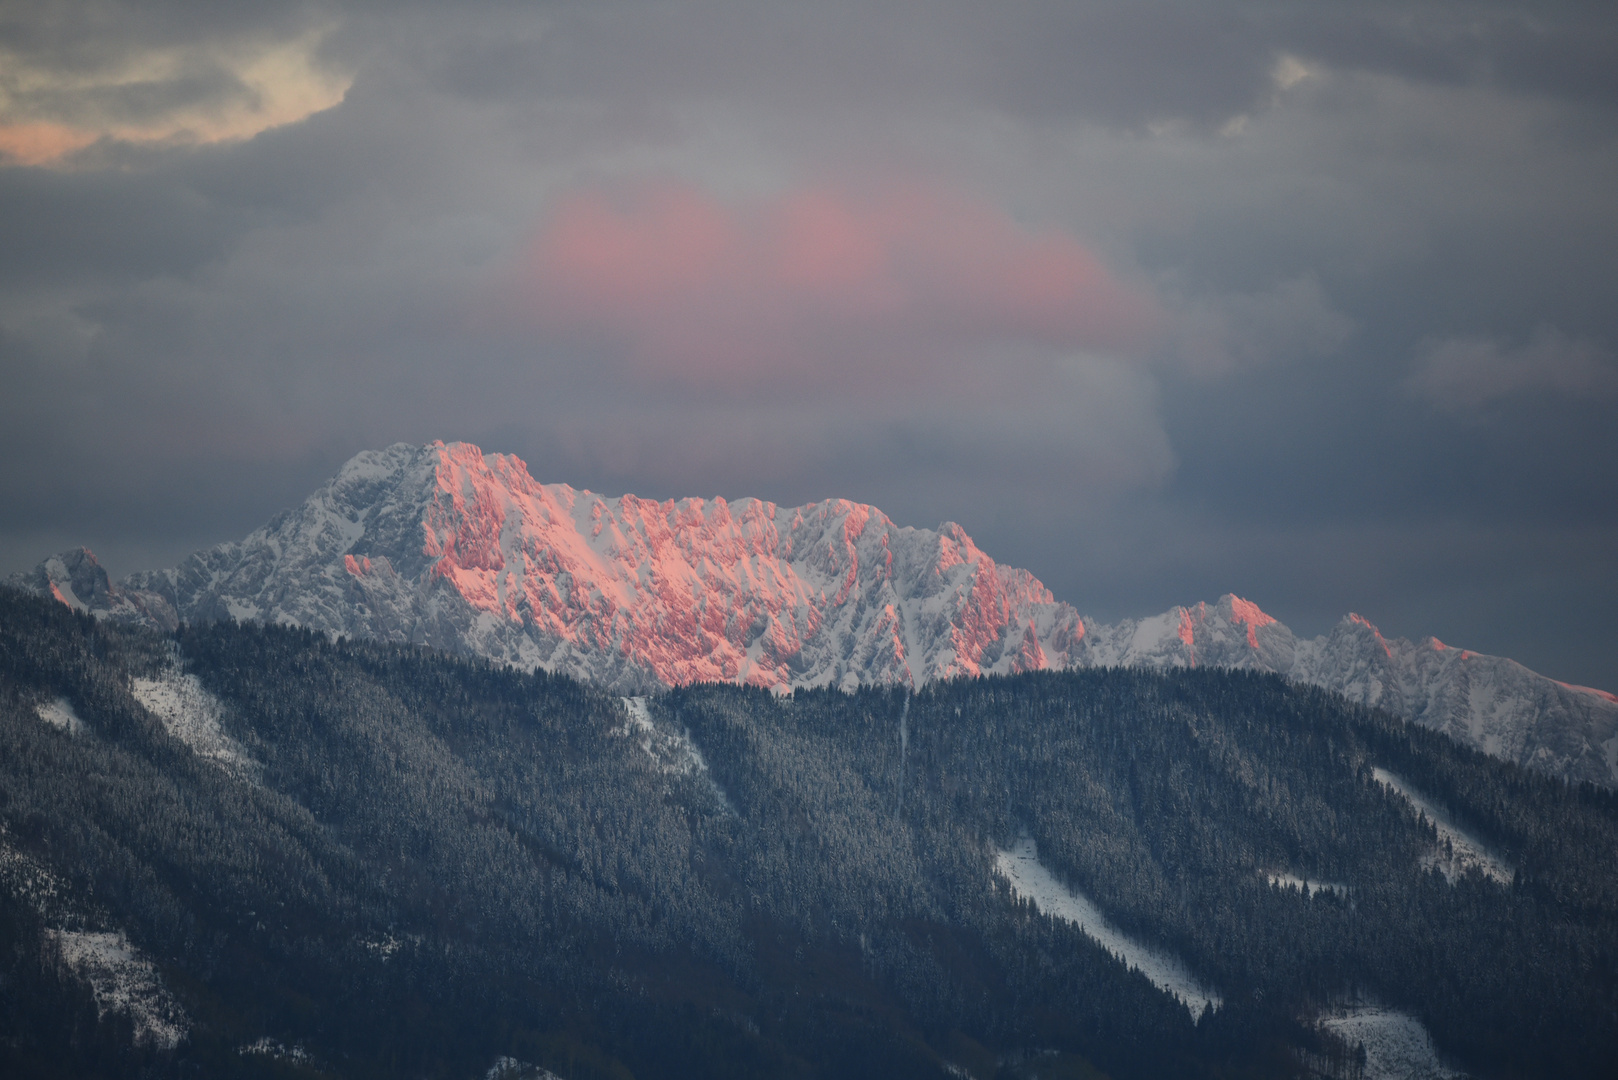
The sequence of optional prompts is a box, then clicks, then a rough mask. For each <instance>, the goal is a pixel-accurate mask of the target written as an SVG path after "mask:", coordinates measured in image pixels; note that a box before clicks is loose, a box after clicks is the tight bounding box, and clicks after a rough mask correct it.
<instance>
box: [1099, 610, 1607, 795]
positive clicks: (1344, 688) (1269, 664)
mask: <svg viewBox="0 0 1618 1080" xmlns="http://www.w3.org/2000/svg"><path fill="white" fill-rule="evenodd" d="M1086 629H1087V631H1088V633H1087V634H1086V635H1085V639H1084V640H1085V647H1084V648H1083V649H1080V650H1077V651H1076V656H1077V659H1078V661H1079V662H1080V663H1084V664H1092V665H1114V666H1129V667H1154V668H1163V667H1181V666H1183V667H1230V668H1237V669H1243V670H1252V671H1268V672H1274V673H1275V674H1278V675H1284V676H1286V677H1287V678H1288V679H1291V680H1293V681H1294V682H1300V683H1308V684H1311V685H1314V686H1320V687H1323V688H1325V689H1327V690H1333V691H1336V692H1337V693H1339V694H1342V695H1343V696H1344V697H1346V698H1348V699H1349V700H1350V701H1353V702H1355V703H1356V704H1360V705H1370V706H1374V707H1376V708H1380V709H1385V710H1386V711H1388V712H1390V713H1393V714H1394V715H1395V716H1399V717H1403V718H1404V719H1406V720H1410V721H1413V722H1415V723H1418V724H1421V725H1423V726H1424V727H1429V728H1434V729H1436V730H1438V731H1442V732H1443V733H1444V734H1446V735H1449V736H1450V737H1452V738H1454V739H1455V740H1457V741H1458V742H1461V743H1463V744H1464V745H1467V746H1471V747H1474V748H1476V749H1479V750H1482V751H1483V752H1484V753H1487V754H1491V755H1493V756H1495V757H1500V758H1504V759H1506V760H1507V761H1512V762H1515V763H1517V764H1518V765H1522V766H1525V767H1527V768H1532V769H1537V770H1539V771H1541V772H1546V773H1549V774H1551V775H1553V776H1560V777H1563V778H1565V779H1569V780H1587V781H1590V782H1592V783H1597V784H1602V785H1605V786H1608V787H1611V786H1614V785H1615V784H1618V697H1615V696H1614V695H1613V694H1610V693H1607V692H1606V691H1602V690H1593V689H1590V688H1589V687H1584V686H1571V685H1569V684H1567V683H1562V682H1557V681H1556V680H1554V679H1550V678H1547V677H1545V676H1543V675H1540V674H1538V673H1536V672H1533V671H1530V670H1529V669H1528V668H1525V667H1523V666H1522V665H1521V664H1519V663H1517V662H1515V661H1513V660H1508V659H1505V658H1503V657H1498V656H1488V655H1485V654H1483V653H1478V652H1473V651H1471V650H1469V649H1457V648H1453V647H1451V646H1448V645H1445V644H1444V643H1443V642H1442V641H1439V640H1438V639H1437V638H1434V637H1429V638H1427V639H1426V640H1424V641H1420V642H1411V641H1408V640H1406V639H1404V638H1385V637H1383V636H1382V634H1381V632H1380V631H1378V630H1377V628H1376V627H1375V626H1374V625H1372V623H1371V622H1370V621H1369V620H1367V619H1365V618H1363V617H1362V616H1359V615H1352V614H1351V615H1348V616H1346V617H1345V618H1344V619H1343V620H1342V621H1341V622H1339V623H1338V624H1337V626H1336V627H1335V628H1333V630H1332V631H1331V633H1329V634H1325V635H1322V636H1320V637H1315V638H1298V637H1296V636H1295V635H1294V634H1293V633H1292V631H1291V630H1289V629H1287V627H1286V626H1285V625H1283V624H1282V623H1280V622H1278V621H1276V620H1275V619H1274V618H1272V617H1270V616H1269V615H1266V614H1265V613H1264V612H1263V611H1261V610H1260V609H1259V607H1258V605H1256V604H1253V603H1250V602H1249V601H1246V600H1242V599H1241V598H1239V597H1236V596H1230V595H1226V596H1224V597H1222V598H1221V599H1220V600H1219V601H1218V602H1217V603H1214V604H1197V605H1195V606H1194V607H1189V608H1183V607H1182V608H1174V609H1173V610H1171V611H1168V612H1165V613H1164V614H1162V615H1157V616H1154V617H1152V618H1147V619H1139V620H1125V621H1124V622H1121V623H1118V624H1117V625H1115V626H1103V625H1100V624H1096V623H1087V624H1086Z"/></svg>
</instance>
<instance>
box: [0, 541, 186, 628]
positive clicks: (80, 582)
mask: <svg viewBox="0 0 1618 1080" xmlns="http://www.w3.org/2000/svg"><path fill="white" fill-rule="evenodd" d="M7 583H8V584H10V585H11V586H12V587H13V588H18V589H24V590H27V591H29V592H34V593H38V594H40V595H41V596H49V597H53V598H55V599H56V600H59V601H61V602H62V603H64V604H66V605H67V606H68V607H70V608H72V609H73V610H74V611H82V612H86V613H88V614H91V615H94V616H95V617H96V618H98V619H112V620H113V621H115V622H126V623H135V624H139V625H143V626H154V627H157V628H158V629H161V630H173V629H174V628H175V627H176V626H178V625H179V617H178V616H177V615H176V614H175V611H174V606H173V605H172V604H170V603H169V602H168V601H167V600H166V599H164V598H163V597H161V596H159V595H158V594H156V593H153V592H148V591H145V590H142V589H137V588H132V587H128V586H120V585H114V584H112V582H111V581H110V580H109V579H108V576H107V571H106V570H105V569H103V568H102V566H101V564H100V563H99V562H97V561H96V557H95V555H94V554H93V553H92V552H91V551H90V549H89V548H74V549H72V550H69V551H64V552H62V553H61V554H60V555H52V556H51V557H50V558H48V559H46V560H45V561H44V562H42V563H40V564H39V565H38V566H36V567H35V568H34V569H33V571H32V572H31V573H26V574H24V573H18V574H12V575H11V576H10V578H8V579H7Z"/></svg>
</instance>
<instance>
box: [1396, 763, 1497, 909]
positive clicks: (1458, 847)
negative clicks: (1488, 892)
mask: <svg viewBox="0 0 1618 1080" xmlns="http://www.w3.org/2000/svg"><path fill="white" fill-rule="evenodd" d="M1371 775H1373V776H1375V777H1376V781H1377V783H1379V784H1382V785H1384V786H1386V787H1389V788H1391V789H1393V790H1394V791H1396V792H1398V793H1399V794H1400V795H1403V796H1404V797H1405V798H1406V799H1407V800H1409V802H1410V805H1412V806H1414V807H1415V808H1416V809H1417V810H1419V811H1420V812H1421V813H1422V814H1424V815H1426V817H1427V820H1428V821H1430V822H1432V823H1433V828H1434V829H1436V830H1438V843H1439V852H1438V854H1437V855H1436V856H1435V857H1434V858H1433V861H1432V865H1436V866H1438V868H1439V869H1441V870H1442V871H1443V872H1444V876H1445V877H1446V878H1448V879H1449V880H1450V883H1451V884H1453V883H1454V882H1455V879H1456V878H1458V877H1460V876H1461V875H1462V874H1464V873H1465V872H1466V871H1467V870H1468V869H1470V868H1471V867H1474V866H1475V867H1477V868H1478V869H1479V870H1481V871H1482V872H1483V874H1484V876H1485V877H1489V878H1492V879H1493V880H1495V881H1498V882H1500V884H1502V885H1510V884H1511V879H1512V877H1513V876H1514V875H1515V873H1516V871H1515V869H1514V868H1513V867H1512V866H1511V864H1510V863H1508V862H1506V861H1505V860H1504V859H1502V858H1500V856H1498V855H1496V854H1495V853H1494V852H1492V851H1490V850H1489V847H1488V845H1486V844H1485V843H1484V842H1483V841H1482V840H1480V839H1479V838H1478V837H1476V836H1474V835H1473V834H1471V833H1469V832H1467V831H1466V830H1465V829H1463V828H1461V827H1460V826H1459V825H1456V824H1455V823H1454V822H1453V821H1451V820H1450V819H1449V816H1448V815H1447V814H1445V813H1444V812H1443V811H1442V810H1440V809H1439V808H1438V807H1437V806H1436V805H1435V804H1434V803H1433V802H1432V800H1430V799H1428V798H1427V797H1426V796H1424V795H1422V793H1421V792H1419V791H1417V790H1416V789H1415V788H1413V787H1411V786H1410V785H1409V784H1407V783H1405V782H1404V781H1403V780H1401V779H1399V777H1397V776H1395V775H1394V774H1393V773H1390V772H1389V771H1388V770H1386V769H1373V770H1371ZM1446 843H1447V844H1448V845H1449V855H1448V856H1447V857H1446V856H1445V854H1444V849H1443V845H1445V844H1446Z"/></svg>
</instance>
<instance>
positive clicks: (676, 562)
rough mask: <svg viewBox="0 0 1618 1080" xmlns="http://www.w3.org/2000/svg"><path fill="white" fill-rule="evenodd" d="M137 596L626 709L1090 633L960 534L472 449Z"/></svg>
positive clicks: (994, 653) (270, 528) (408, 454)
mask: <svg viewBox="0 0 1618 1080" xmlns="http://www.w3.org/2000/svg"><path fill="white" fill-rule="evenodd" d="M132 584H135V585H137V586H138V587H140V588H142V589H147V590H150V591H152V592H155V593H158V594H160V595H162V596H164V597H166V598H167V599H168V600H169V602H170V603H172V604H173V606H174V608H175V610H176V611H178V612H179V613H180V616H181V617H182V618H185V619H217V618H227V617H229V618H254V619H265V620H269V621H275V622H286V623H295V624H297V625H301V626H306V627H311V628H314V629H319V630H325V631H329V632H333V633H342V634H356V635H364V636H369V637H376V638H382V639H385V640H393V641H414V642H421V643H425V644H430V645H435V646H439V647H443V648H448V649H454V650H457V651H466V652H471V653H474V654H477V655H482V656H486V657H489V658H491V659H496V660H501V661H506V662H510V663H514V664H518V665H521V666H524V667H536V666H537V667H544V668H546V669H549V670H552V671H565V672H568V673H570V674H573V675H577V676H579V677H581V678H586V679H592V680H595V681H598V682H603V683H607V684H609V685H614V686H620V687H623V688H625V689H644V688H649V687H654V686H658V685H675V684H682V683H691V682H700V681H705V680H718V681H738V682H745V683H751V684H755V685H760V686H769V687H793V686H820V685H827V684H830V685H836V686H844V687H853V686H857V685H860V684H862V683H887V684H906V685H919V684H921V683H923V682H926V681H927V680H929V679H936V678H948V677H950V676H953V675H976V674H980V673H985V672H991V671H998V672H1006V671H1022V670H1028V669H1032V668H1041V667H1046V666H1050V665H1052V664H1053V663H1054V664H1056V665H1062V664H1065V663H1067V662H1068V658H1069V653H1070V652H1071V650H1072V648H1073V645H1074V644H1075V643H1076V642H1077V641H1078V640H1079V639H1080V638H1081V637H1082V635H1083V624H1082V623H1081V622H1080V621H1079V618H1078V615H1077V613H1076V612H1074V611H1073V609H1071V608H1069V607H1067V606H1066V605H1061V604H1057V603H1056V602H1055V601H1054V600H1053V598H1052V597H1051V595H1050V592H1049V590H1047V589H1046V588H1045V587H1044V586H1043V585H1041V584H1040V583H1039V582H1038V581H1036V580H1035V579H1034V577H1033V576H1032V575H1030V574H1028V573H1027V572H1026V571H1022V570H1014V569H1010V568H1006V567H1000V566H997V565H996V564H995V562H994V560H992V559H990V558H989V557H988V556H987V555H985V554H984V553H983V552H981V551H979V550H978V549H977V547H976V546H975V545H974V544H973V543H972V540H971V538H970V537H968V536H967V535H966V533H965V532H963V531H962V530H961V529H960V528H959V527H958V526H955V525H945V526H943V527H942V528H941V529H940V530H939V531H937V532H934V531H932V530H927V529H910V528H899V527H897V526H895V525H894V524H893V522H892V521H890V520H889V519H888V518H887V516H886V515H884V514H883V513H882V512H881V511H879V510H876V509H875V508H873V507H870V506H864V505H861V504H858V503H851V502H847V501H843V500H829V501H826V502H822V503H815V504H811V505H809V506H800V507H793V508H782V507H778V506H776V505H775V504H773V503H766V502H760V501H758V500H754V499H744V500H741V501H738V502H736V503H727V502H726V501H725V500H723V499H713V500H704V499H683V500H680V501H678V502H672V501H671V502H661V503H660V502H654V501H650V500H646V499H638V498H636V497H635V496H633V495H625V496H623V497H621V498H606V497H603V496H600V495H596V494H593V493H591V492H588V491H575V490H574V489H573V488H571V487H568V486H567V485H565V484H540V483H537V482H536V481H534V479H533V478H532V477H531V476H529V474H528V469H527V467H526V466H525V465H524V464H523V462H522V461H521V460H520V459H518V458H515V457H511V456H506V455H500V454H489V455H485V454H484V453H483V452H482V451H481V450H479V449H478V448H477V447H475V446H470V445H467V444H464V443H461V444H451V445H448V446H445V445H443V444H441V443H435V444H432V445H430V446H426V447H412V446H406V445H403V444H400V445H397V446H392V447H389V448H388V449H386V450H382V451H378V452H369V453H363V454H360V455H359V456H358V457H356V458H354V459H353V460H352V461H350V462H349V463H348V464H347V465H345V466H344V467H343V469H342V471H341V472H340V473H338V475H337V476H336V477H335V478H334V479H333V480H332V481H331V482H330V483H328V484H327V485H326V486H325V487H323V488H322V489H321V490H320V491H318V492H316V493H315V494H314V495H313V496H312V497H311V498H310V499H309V500H308V501H307V502H305V503H304V504H303V506H301V507H299V508H298V509H296V510H294V511H292V512H290V513H287V514H283V515H281V516H280V517H278V518H276V519H275V520H273V521H271V522H270V523H269V524H268V525H266V526H265V527H264V528H262V529H260V530H258V531H257V532H255V533H253V534H252V535H251V536H249V537H247V539H245V540H243V541H242V542H240V543H235V544H224V545H221V546H220V547H217V548H214V549H212V550H210V551H205V552H202V553H199V554H198V555H195V556H193V557H192V558H191V559H189V560H187V562H186V563H184V564H183V565H181V566H180V567H178V568H177V569H175V570H168V571H160V572H157V573H151V574H143V575H137V577H136V578H135V579H132Z"/></svg>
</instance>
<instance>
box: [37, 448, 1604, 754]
mask: <svg viewBox="0 0 1618 1080" xmlns="http://www.w3.org/2000/svg"><path fill="white" fill-rule="evenodd" d="M12 584H14V585H19V586H22V587H26V588H31V589H33V590H35V591H37V592H40V593H43V594H45V595H54V596H56V597H57V598H58V599H60V600H62V602H63V603H66V604H69V605H70V606H73V607H75V608H78V609H80V610H88V611H91V612H93V613H95V614H97V615H102V616H107V617H113V618H119V619H128V620H131V621H139V622H145V623H148V624H150V625H154V626H160V627H172V626H173V625H175V621H176V620H177V619H184V620H190V621H202V620H210V619H220V618H239V619H245V618H251V619H263V620H267V621H273V622H282V623H291V624H296V625H300V626H306V627H309V628H312V629H316V630H323V631H326V632H328V633H332V634H348V635H354V636H364V637H372V638H380V639H382V640H387V641H410V642H419V643H422V644H427V645H433V646H437V647H440V648H445V649H450V650H453V651H458V652H464V653H470V654H473V655H478V656H484V657H487V658H490V659H493V660H498V661H502V662H508V663H512V664H516V665H519V666H522V667H528V668H532V667H543V668H545V669H547V670H551V671H562V672H566V673H568V674H571V675H574V676H577V677H579V678H583V679H589V680H592V681H595V682H598V683H602V684H605V685H607V686H611V687H615V688H617V689H619V690H621V691H624V692H626V693H636V692H640V691H644V690H650V689H655V688H657V687H660V686H669V685H677V684H684V683H691V682H699V681H704V680H718V681H732V682H744V683H750V684H753V685H758V686H767V687H773V688H789V687H800V686H827V685H830V686H838V687H843V688H852V687H855V686H859V685H864V684H878V685H908V686H920V685H921V684H923V683H925V682H928V681H930V680H932V679H940V678H949V677H952V676H957V675H978V674H989V673H997V672H1017V671H1029V670H1037V669H1042V668H1065V667H1091V666H1105V665H1138V666H1148V667H1166V666H1180V665H1201V666H1210V667H1235V668H1243V669H1252V670H1258V671H1270V672H1276V673H1278V674H1281V675H1285V676H1287V677H1288V678H1291V679H1294V680H1297V681H1300V682H1305V683H1312V684H1315V685H1319V686H1323V687H1327V688H1329V689H1332V690H1336V691H1339V692H1341V693H1343V694H1345V695H1346V696H1348V697H1349V698H1350V699H1352V700H1354V701H1357V702H1362V703H1365V704H1370V705H1377V706H1380V707H1382V708H1385V709H1388V710H1390V711H1392V712H1394V713H1396V714H1398V715H1400V716H1403V717H1406V718H1407V719H1410V720H1414V721H1417V722H1419V723H1422V724H1425V725H1427V726H1429V727H1434V728H1438V729H1439V730H1442V731H1444V732H1446V733H1448V734H1450V735H1452V736H1454V737H1455V738H1457V739H1459V740H1460V741H1462V742H1465V743H1467V744H1469V745H1472V746H1476V747H1479V748H1480V749H1483V750H1485V751H1487V752H1489V753H1492V754H1496V755H1498V756H1500V757H1504V758H1508V759H1510V760H1513V761H1517V762H1519V763H1521V764H1524V765H1529V766H1531V767H1534V768H1538V769H1542V770H1544V771H1546V772H1550V773H1553V774H1556V775H1559V776H1566V777H1569V778H1572V779H1578V780H1593V781H1596V782H1598V783H1602V784H1607V785H1613V784H1618V698H1614V697H1613V696H1612V695H1610V694H1605V693H1602V692H1600V691H1595V690H1587V689H1584V688H1580V687H1571V686H1564V685H1562V684H1560V683H1557V682H1554V681H1552V680H1550V679H1547V678H1545V677H1543V676H1540V675H1537V674H1535V673H1534V672H1531V671H1529V670H1528V669H1526V668H1524V667H1522V666H1521V665H1519V664H1515V663H1513V662H1511V661H1510V660H1504V659H1501V658H1498V657H1490V656H1483V655H1480V654H1477V653H1472V652H1468V651H1464V650H1459V649H1449V648H1446V647H1445V646H1444V645H1442V644H1441V643H1439V642H1438V641H1437V640H1436V639H1428V640H1427V641H1426V642H1423V643H1420V644H1412V643H1410V642H1408V641H1404V640H1385V639H1383V637H1382V636H1381V635H1380V634H1379V633H1378V632H1377V630H1376V628H1375V627H1374V626H1372V625H1371V624H1370V623H1369V622H1367V621H1365V620H1364V619H1362V618H1360V617H1359V616H1357V615H1351V616H1349V617H1348V618H1346V619H1344V620H1343V622H1342V623H1341V624H1340V625H1339V626H1338V627H1337V628H1336V629H1335V630H1333V631H1332V632H1331V633H1330V634H1328V635H1325V636H1322V637H1318V638H1314V639H1308V640H1303V639H1298V638H1296V637H1294V635H1293V634H1292V632H1291V631H1290V630H1288V629H1287V628H1286V627H1285V626H1284V625H1282V624H1281V623H1279V622H1277V621H1276V620H1275V619H1273V618H1272V617H1270V616H1269V615H1267V614H1265V613H1264V612H1263V611H1261V610H1260V609H1259V608H1258V606H1257V605H1256V604H1253V603H1250V602H1248V601H1246V600H1242V599H1240V598H1238V597H1235V596H1229V595H1227V596H1225V597H1223V598H1221V599H1220V600H1218V601H1217V602H1215V603H1212V604H1207V603H1199V604H1197V605H1195V606H1193V607H1188V608H1175V609H1173V610H1171V611H1168V612H1165V613H1163V614H1161V615H1156V616H1152V617H1150V618H1145V619H1130V620H1125V621H1123V622H1121V623H1118V624H1116V625H1106V624H1101V623H1096V622H1093V621H1089V620H1085V619H1082V618H1080V616H1079V613H1078V612H1077V611H1076V610H1075V609H1074V608H1072V607H1070V606H1069V605H1067V604H1064V603H1058V602H1057V601H1056V600H1055V598H1054V597H1053V596H1052V595H1051V593H1050V591H1049V590H1048V589H1046V588H1045V586H1044V585H1042V584H1041V583H1040V582H1039V581H1038V580H1037V579H1035V578H1034V576H1033V575H1032V574H1030V573H1028V572H1027V571H1025V570H1018V569H1014V568H1011V567H1006V566H1000V565H998V564H997V563H995V561H994V560H993V559H991V558H990V557H989V556H988V555H986V554H985V553H983V552H982V551H980V550H978V548H977V546H976V545H975V544H974V543H973V542H972V539H971V537H969V536H967V535H966V533H965V531H963V530H962V529H961V528H960V526H958V525H954V524H950V523H945V524H943V525H940V526H939V527H938V529H936V530H932V529H914V528H908V527H904V528H901V527H899V526H897V525H895V524H894V523H893V522H892V521H890V520H889V519H888V517H887V516H886V515H885V514H883V513H882V512H881V511H880V510H878V509H876V508H875V507H871V506H866V505H863V504H860V503H852V502H848V501H846V500H840V499H831V500H827V501H825V502H819V503H811V504H809V505H807V506H799V507H780V506H777V505H775V504H774V503H767V502H760V501H758V500H756V499H742V500H739V501H737V502H734V503H731V502H726V501H725V500H724V499H682V500H679V501H669V502H656V501H652V500H647V499H640V498H636V497H635V496H633V495H624V496H621V497H617V498H609V497H605V496H601V495H597V494H594V493H592V492H589V491H578V490H575V489H573V488H571V487H568V486H567V485H565V484H541V483H538V482H537V481H535V480H534V479H533V477H531V476H530V475H529V474H528V468H527V466H526V465H524V464H523V462H522V461H521V460H520V459H519V458H516V457H513V456H509V455H503V454H485V453H484V452H483V451H482V450H480V449H478V448H477V447H476V446H472V445H470V444H466V443H451V444H448V445H446V444H444V443H432V444H429V445H427V446H410V445H407V444H404V443H400V444H396V445H394V446H390V447H388V448H387V449H385V450H377V451H367V452H365V453H362V454H359V455H358V456H356V457H355V458H353V459H352V460H351V461H349V462H348V463H347V464H346V465H344V466H343V468H342V470H341V471H340V472H339V473H338V474H337V475H336V476H335V477H333V478H332V480H331V481H329V482H328V483H327V484H326V485H325V486H323V487H322V488H321V489H320V490H318V491H316V492H315V493H314V494H313V495H312V496H310V497H309V499H307V500H306V501H305V502H304V503H303V505H302V506H299V507H297V508H296V509H294V510H290V511H287V512H285V513H283V514H281V515H279V516H278V517H276V518H275V519H273V520H272V521H270V522H269V523H268V524H267V525H265V526H264V527H263V528H261V529H259V530H257V531H256V532H254V533H253V534H251V535H250V536H248V537H247V538H246V539H244V540H242V541H240V542H238V543H228V544H221V545H219V546H218V547H215V548H212V549H209V550H207V551H203V552H199V553H198V554H196V555H193V556H192V557H191V558H189V559H187V560H186V561H185V562H184V563H182V564H181V565H180V566H178V567H176V568H175V569H172V570H161V571H155V572H149V573H143V574H136V575H134V576H132V577H131V578H129V579H127V580H126V581H124V582H122V583H121V584H119V585H116V586H114V585H111V584H110V583H109V582H108V581H107V575H106V572H105V571H104V570H102V569H101V567H100V566H99V565H97V564H96V562H95V558H94V556H93V555H91V554H90V553H89V551H88V550H83V549H81V550H80V551H77V552H69V553H67V554H65V555H61V556H56V557H54V558H52V559H48V560H46V562H45V563H42V564H41V565H40V567H39V568H38V569H36V570H35V571H34V572H33V573H32V574H27V575H16V576H14V577H13V578H12Z"/></svg>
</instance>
